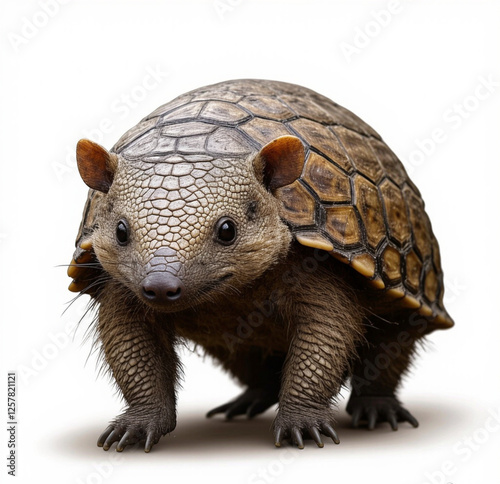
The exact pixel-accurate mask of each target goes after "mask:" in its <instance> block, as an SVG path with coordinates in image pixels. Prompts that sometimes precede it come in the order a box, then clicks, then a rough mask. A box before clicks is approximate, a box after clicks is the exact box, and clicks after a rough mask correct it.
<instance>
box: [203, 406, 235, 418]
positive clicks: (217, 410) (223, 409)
mask: <svg viewBox="0 0 500 484" xmlns="http://www.w3.org/2000/svg"><path fill="white" fill-rule="evenodd" d="M230 406H231V404H230V403H225V404H224V405H220V406H219V407H216V408H212V410H210V411H209V412H207V418H210V417H213V416H214V415H215V414H217V413H225V412H226V411H227V410H228V409H229V407H230Z"/></svg>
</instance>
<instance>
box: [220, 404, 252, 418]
mask: <svg viewBox="0 0 500 484" xmlns="http://www.w3.org/2000/svg"><path fill="white" fill-rule="evenodd" d="M246 407H247V406H246V404H242V403H240V404H237V403H235V404H233V405H231V406H230V407H229V408H228V410H227V412H226V414H225V417H226V420H231V419H232V418H233V417H236V416H237V415H242V414H244V413H245V410H246Z"/></svg>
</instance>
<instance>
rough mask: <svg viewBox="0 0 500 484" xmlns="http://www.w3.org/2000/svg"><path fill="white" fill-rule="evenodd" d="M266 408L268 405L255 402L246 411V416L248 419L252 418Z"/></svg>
mask: <svg viewBox="0 0 500 484" xmlns="http://www.w3.org/2000/svg"><path fill="white" fill-rule="evenodd" d="M267 408H268V405H267V404H266V403H264V402H261V401H256V402H254V403H252V405H250V406H249V407H248V409H247V413H246V416H247V418H248V419H251V418H254V417H255V416H256V415H258V414H259V413H262V412H263V411H264V410H266V409H267Z"/></svg>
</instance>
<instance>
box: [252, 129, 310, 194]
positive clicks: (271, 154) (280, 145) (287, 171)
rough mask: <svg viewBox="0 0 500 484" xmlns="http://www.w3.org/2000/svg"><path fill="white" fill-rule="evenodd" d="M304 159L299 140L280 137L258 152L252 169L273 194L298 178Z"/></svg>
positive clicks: (294, 137)
mask: <svg viewBox="0 0 500 484" xmlns="http://www.w3.org/2000/svg"><path fill="white" fill-rule="evenodd" d="M304 158H305V153H304V146H303V145H302V142H301V141H300V140H299V138H297V137H296V136H280V137H279V138H276V139H274V140H273V141H271V142H269V143H267V145H265V146H264V147H263V148H262V149H261V150H260V151H259V153H258V155H257V156H256V158H255V162H254V167H255V170H256V171H257V173H260V174H261V176H262V179H263V182H264V185H265V186H266V188H267V189H268V190H269V191H271V192H274V191H275V190H276V189H278V188H280V187H283V186H285V185H289V184H290V183H292V182H294V181H295V180H296V179H297V178H298V177H299V176H300V174H301V173H302V168H303V167H304Z"/></svg>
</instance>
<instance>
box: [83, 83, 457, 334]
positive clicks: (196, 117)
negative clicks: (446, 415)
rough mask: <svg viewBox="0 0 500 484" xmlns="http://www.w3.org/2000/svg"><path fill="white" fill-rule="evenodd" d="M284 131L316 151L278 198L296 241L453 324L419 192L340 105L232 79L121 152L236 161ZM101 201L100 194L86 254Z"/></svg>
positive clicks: (173, 105) (123, 142) (154, 121)
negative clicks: (335, 259)
mask: <svg viewBox="0 0 500 484" xmlns="http://www.w3.org/2000/svg"><path fill="white" fill-rule="evenodd" d="M283 135H292V136H296V137H298V138H299V139H300V140H301V141H302V143H303V145H304V148H305V153H306V156H305V159H304V167H303V170H302V174H301V176H300V177H299V178H298V179H297V180H296V181H294V182H293V183H291V184H289V185H287V186H285V187H282V188H280V189H278V190H277V192H276V193H275V195H276V196H277V197H279V198H280V199H281V200H282V202H283V214H282V216H283V219H284V220H285V221H286V222H287V223H288V224H289V227H290V230H291V232H292V234H293V235H294V237H295V239H296V240H297V241H298V242H299V243H301V244H303V245H306V246H310V247H316V248H320V249H323V250H326V251H328V252H329V253H331V254H332V255H333V256H334V257H336V258H337V259H339V260H341V261H342V262H344V263H346V264H349V265H350V266H351V267H352V268H353V269H354V270H355V271H357V272H358V273H360V274H362V276H364V277H365V278H366V280H367V282H368V284H369V285H371V286H372V287H373V288H376V289H378V290H380V291H383V293H384V294H385V297H384V298H383V300H384V301H388V300H390V301H391V307H396V308H398V307H400V308H401V307H406V308H414V309H415V310H416V311H417V312H418V313H419V314H420V315H422V316H424V317H426V318H427V319H428V320H429V321H431V322H432V324H433V326H434V327H435V328H447V327H450V326H452V325H453V321H452V319H451V318H450V316H449V315H448V313H447V312H446V310H445V308H444V305H443V292H444V286H443V273H442V270H441V263H440V255H439V246H438V243H437V241H436V238H435V237H434V234H433V232H432V228H431V224H430V221H429V218H428V216H427V214H426V212H425V209H424V202H423V201H422V198H421V195H420V192H419V190H418V189H417V188H416V187H415V185H414V184H413V183H412V182H411V180H410V179H409V177H408V174H407V173H406V171H405V169H404V167H403V165H402V164H401V162H400V161H399V159H398V158H397V156H396V155H395V154H394V153H393V152H392V151H391V150H390V149H389V148H388V146H387V145H386V144H385V143H384V142H383V141H382V139H381V137H380V136H379V134H378V133H377V132H376V131H374V130H373V129H372V128H371V127H370V126H368V125H367V124H366V123H365V122H363V121H362V120H361V119H360V118H358V117H357V116H356V115H354V114H353V113H351V112H350V111H348V110H347V109H345V108H343V107H341V106H339V105H338V104H336V103H334V102H332V101H331V100H330V99H328V98H326V97H324V96H322V95H320V94H318V93H316V92H314V91H311V90H309V89H306V88H304V87H300V86H297V85H293V84H287V83H283V82H275V81H265V80H235V81H227V82H222V83H219V84H214V85H212V86H207V87H203V88H200V89H196V90H194V91H191V92H189V93H186V94H184V95H182V96H179V97H177V98H176V99H174V100H173V101H171V102H169V103H167V104H164V105H163V106H161V107H159V108H158V109H156V110H155V111H154V112H152V113H151V114H150V115H149V116H147V117H146V118H144V119H143V120H142V121H141V122H140V123H139V124H137V125H136V126H135V127H134V128H132V129H131V130H129V131H128V132H126V133H125V134H124V135H123V136H122V137H121V139H120V140H119V141H118V142H117V143H116V145H115V146H114V147H113V149H112V150H111V151H112V152H115V153H118V154H120V155H121V156H122V157H123V158H124V159H125V160H130V161H139V160H142V161H145V162H162V161H166V160H168V161H171V162H173V161H175V160H179V161H181V160H182V161H185V162H200V161H204V162H210V161H213V160H216V159H220V158H229V159H231V160H232V162H235V160H238V159H246V158H247V157H248V156H252V155H255V154H256V153H258V151H259V150H260V148H262V147H263V146H264V145H266V144H267V143H268V142H270V141H272V140H274V139H275V138H278V137H280V136H283ZM96 196H99V194H98V193H95V192H93V191H92V190H91V192H90V194H89V200H88V203H87V208H86V211H85V213H84V220H83V221H82V225H81V227H80V234H79V237H78V239H77V255H78V251H81V249H80V248H79V247H82V248H83V249H85V247H84V240H85V236H86V234H87V233H89V232H90V231H91V230H92V229H91V227H92V224H93V220H92V219H93V215H92V214H93V210H92V200H93V199H95V197H96ZM82 243H83V245H82Z"/></svg>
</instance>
